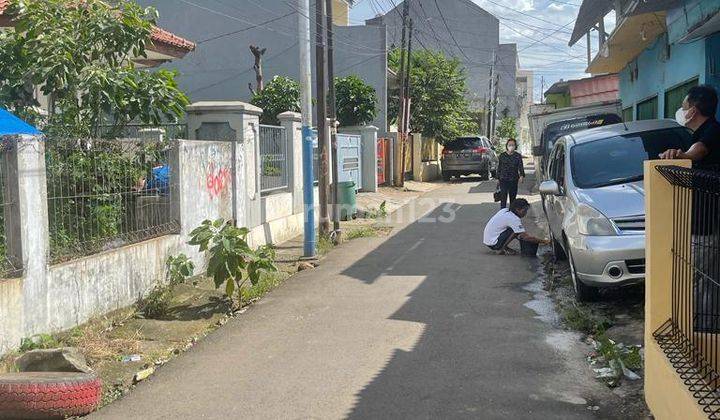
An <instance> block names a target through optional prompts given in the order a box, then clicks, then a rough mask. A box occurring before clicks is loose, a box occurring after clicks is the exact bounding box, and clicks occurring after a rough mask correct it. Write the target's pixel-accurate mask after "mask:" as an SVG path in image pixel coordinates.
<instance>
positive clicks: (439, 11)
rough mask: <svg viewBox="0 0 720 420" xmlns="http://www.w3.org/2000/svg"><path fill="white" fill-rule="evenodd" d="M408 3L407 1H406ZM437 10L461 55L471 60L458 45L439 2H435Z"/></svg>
mask: <svg viewBox="0 0 720 420" xmlns="http://www.w3.org/2000/svg"><path fill="white" fill-rule="evenodd" d="M405 1H407V0H405ZM435 8H436V9H437V11H438V13H440V19H442V22H443V24H444V25H445V29H447V31H448V34H450V38H452V40H453V42H454V43H455V46H456V47H457V48H458V49H459V50H460V53H461V54H462V55H463V56H464V57H465V58H467V59H468V60H470V57H468V56H467V54H465V51H464V50H463V49H462V48H461V47H460V44H458V42H457V40H456V39H455V35H453V33H452V31H451V30H450V27H449V26H448V24H447V21H446V20H445V16H444V15H443V12H442V10H440V6H438V2H437V0H435Z"/></svg>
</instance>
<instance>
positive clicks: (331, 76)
mask: <svg viewBox="0 0 720 420" xmlns="http://www.w3.org/2000/svg"><path fill="white" fill-rule="evenodd" d="M333 1H334V0H325V6H326V8H327V25H325V26H326V29H327V45H328V50H327V58H328V62H327V68H328V83H329V84H328V101H330V104H329V106H328V110H329V113H328V116H329V118H330V145H331V154H332V179H333V183H332V188H331V191H332V201H331V202H332V221H333V233H334V235H335V238H334V239H335V241H336V242H340V234H341V231H340V206H339V204H340V203H338V201H339V200H338V154H337V110H336V109H335V106H336V103H335V101H336V100H335V63H334V56H335V52H334V44H333Z"/></svg>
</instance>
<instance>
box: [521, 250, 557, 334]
mask: <svg viewBox="0 0 720 420" xmlns="http://www.w3.org/2000/svg"><path fill="white" fill-rule="evenodd" d="M535 271H536V273H537V276H536V277H535V280H534V281H533V282H532V283H529V284H527V285H525V286H523V290H526V291H528V292H530V293H532V294H533V299H532V300H531V301H530V302H527V303H525V305H524V306H525V307H526V308H528V309H530V310H532V311H533V312H535V314H536V316H535V319H539V320H541V321H542V322H545V323H548V324H552V325H555V326H557V325H559V324H560V315H559V314H558V313H557V311H556V310H555V304H554V303H553V300H552V298H551V297H550V294H549V293H548V292H547V291H546V290H544V289H543V286H542V285H543V280H544V278H545V273H544V271H543V269H542V265H540V264H538V267H537V268H536V270H535Z"/></svg>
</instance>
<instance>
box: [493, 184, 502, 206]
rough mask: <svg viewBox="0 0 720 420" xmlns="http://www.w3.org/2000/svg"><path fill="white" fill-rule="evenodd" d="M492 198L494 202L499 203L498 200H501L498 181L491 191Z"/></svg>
mask: <svg viewBox="0 0 720 420" xmlns="http://www.w3.org/2000/svg"><path fill="white" fill-rule="evenodd" d="M493 199H494V200H495V202H496V203H499V202H500V200H502V190H501V189H500V183H499V182H498V184H497V187H495V192H494V193H493Z"/></svg>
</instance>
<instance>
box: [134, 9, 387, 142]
mask: <svg viewBox="0 0 720 420" xmlns="http://www.w3.org/2000/svg"><path fill="white" fill-rule="evenodd" d="M138 2H139V3H140V4H142V5H143V6H153V7H155V8H157V9H158V11H159V12H160V16H161V17H160V19H161V20H160V23H161V24H162V25H164V27H167V28H168V29H170V30H173V31H175V32H177V33H182V34H183V35H184V36H186V37H188V38H190V39H193V40H196V41H197V48H196V50H195V51H194V52H193V53H192V54H189V55H188V56H187V57H186V58H185V59H184V60H182V61H178V62H174V63H171V64H168V65H167V67H169V68H173V69H176V70H177V71H178V72H179V77H178V81H179V83H180V86H181V88H183V89H184V90H185V91H186V92H187V93H188V95H189V96H190V99H191V100H192V101H207V100H240V101H250V99H251V98H252V92H251V90H250V88H249V87H248V86H249V85H250V84H252V85H253V86H254V85H255V71H254V69H253V65H254V56H253V55H252V53H251V52H250V49H249V47H250V45H255V46H258V47H260V48H265V49H266V52H265V54H264V56H263V73H264V79H265V81H266V82H268V81H269V80H271V79H272V77H273V76H276V75H279V76H286V77H290V78H292V79H295V80H299V73H300V65H299V54H300V52H299V48H298V11H297V6H296V5H295V4H294V3H293V2H286V1H284V0H264V1H262V2H260V1H254V0H236V1H232V2H230V1H214V0H194V1H193V2H192V3H189V2H188V3H185V2H180V1H178V0H139V1H138ZM310 3H311V4H310V6H311V9H310V10H311V14H312V15H311V16H310V20H311V25H310V26H311V31H312V34H311V39H313V40H314V39H315V33H314V31H315V25H314V20H315V19H314V14H313V12H312V11H314V8H315V2H314V1H311V2H310ZM350 6H351V2H348V1H346V0H335V5H334V10H333V17H334V21H335V26H334V27H333V34H334V41H335V60H334V64H335V75H336V76H338V77H340V76H349V75H356V76H358V77H360V78H361V79H363V80H364V81H365V82H366V83H368V84H369V85H371V86H372V87H373V88H375V91H376V93H377V97H378V104H377V109H378V116H377V118H376V119H375V121H374V122H373V125H376V126H377V127H378V128H379V129H380V131H381V132H384V131H386V130H387V117H386V115H387V98H386V96H387V58H386V57H387V48H386V45H387V40H386V34H385V28H383V27H378V26H347V25H348V23H349V7H350ZM311 56H312V60H313V64H312V65H313V67H314V65H315V54H314V48H313V51H312V54H311ZM313 89H314V87H313Z"/></svg>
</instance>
